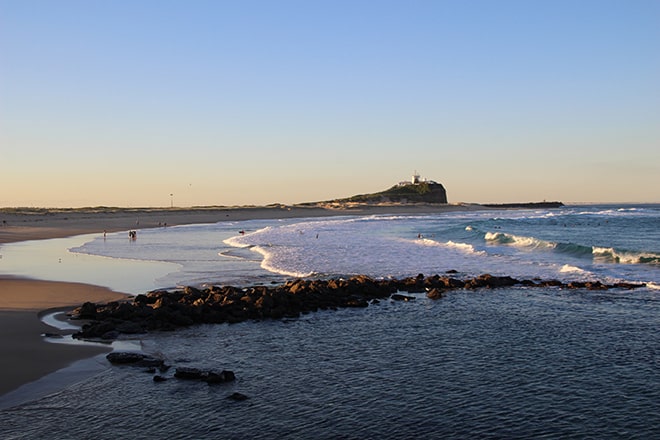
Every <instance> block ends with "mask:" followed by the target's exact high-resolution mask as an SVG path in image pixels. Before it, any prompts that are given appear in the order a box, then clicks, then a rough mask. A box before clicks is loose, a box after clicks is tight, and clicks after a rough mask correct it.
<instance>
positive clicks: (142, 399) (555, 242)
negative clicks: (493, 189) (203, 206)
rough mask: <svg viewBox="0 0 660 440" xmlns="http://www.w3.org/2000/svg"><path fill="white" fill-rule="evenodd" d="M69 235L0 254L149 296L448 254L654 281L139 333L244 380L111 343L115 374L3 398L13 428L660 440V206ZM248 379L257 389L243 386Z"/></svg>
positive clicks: (455, 265) (428, 271) (579, 276)
mask: <svg viewBox="0 0 660 440" xmlns="http://www.w3.org/2000/svg"><path fill="white" fill-rule="evenodd" d="M67 240H68V241H61V242H57V241H55V242H54V241H48V243H46V244H44V243H43V242H42V243H39V242H35V243H28V244H25V243H23V244H14V245H5V246H3V247H2V248H0V253H2V255H3V257H4V258H3V259H2V260H0V271H2V270H6V271H14V272H13V273H16V271H17V266H20V267H22V268H23V269H22V270H23V272H21V274H24V275H32V276H35V277H48V279H54V277H55V276H56V275H57V274H58V273H59V274H60V275H59V276H61V277H63V278H66V279H67V281H85V282H93V283H94V284H99V285H105V286H108V287H111V288H115V289H117V290H122V291H129V292H131V293H136V294H137V293H144V291H146V290H149V289H152V288H153V289H156V288H170V287H175V286H184V285H193V286H207V285H212V284H217V285H228V284H230V285H238V286H249V285H254V284H271V283H280V282H283V281H286V280H290V279H293V278H296V277H312V278H313V277H319V278H333V277H348V276H351V275H355V274H366V275H369V276H371V277H374V278H388V277H393V278H401V277H407V276H416V275H417V274H418V273H422V274H424V275H427V276H428V275H434V274H440V275H442V274H444V273H445V272H447V271H449V270H452V271H456V272H457V274H455V275H453V276H456V277H458V278H467V277H471V276H475V275H480V274H483V273H490V274H493V275H510V276H512V277H514V278H518V279H558V280H561V281H585V280H600V281H603V282H608V283H610V282H617V281H626V282H635V283H645V284H646V287H644V288H640V289H636V290H616V289H615V290H608V291H589V290H563V289H559V288H525V287H514V288H506V289H496V290H476V291H464V290H455V291H451V292H448V293H447V294H446V295H445V296H444V297H443V298H442V299H440V300H431V299H428V298H426V297H425V295H424V294H414V296H415V297H416V299H415V300H414V301H409V302H398V301H382V302H380V303H379V304H374V305H371V306H369V307H368V308H366V309H348V310H338V311H322V312H317V313H310V314H307V315H303V316H302V317H300V318H298V319H287V320H282V321H263V322H243V323H240V324H232V325H229V324H222V325H203V326H196V327H190V328H186V329H183V330H180V331H175V332H167V333H154V334H148V335H142V336H141V337H139V338H137V339H136V338H135V337H133V338H129V341H127V343H129V344H130V343H131V342H132V343H133V344H135V346H136V347H141V348H142V350H144V351H145V352H147V353H152V354H156V355H159V356H162V357H163V358H165V359H166V361H167V362H168V363H169V364H171V365H173V366H190V367H198V368H213V369H229V370H232V371H234V373H235V374H236V377H237V380H236V381H235V382H232V383H230V384H222V385H213V386H211V385H207V384H206V383H200V382H187V381H181V380H177V379H174V378H171V376H172V372H170V373H168V374H166V376H168V377H169V379H168V380H167V381H165V382H162V383H155V382H154V381H153V380H152V376H153V374H149V373H146V372H144V371H142V370H140V369H136V368H133V367H109V366H107V365H105V364H104V360H102V359H101V360H99V361H98V362H100V363H101V364H103V368H102V369H101V371H99V372H97V373H96V374H93V375H87V376H85V378H84V380H82V381H79V382H77V383H75V384H72V385H70V386H68V387H66V388H64V389H60V390H57V391H55V392H53V393H50V394H48V395H47V396H44V397H41V398H39V399H36V400H33V401H30V402H26V403H23V404H21V405H18V406H15V407H12V408H7V409H4V410H1V411H0V437H2V438H36V437H46V436H47V437H50V438H75V439H80V438H94V439H103V438H118V437H119V438H155V437H167V438H177V439H197V438H237V439H241V438H269V439H270V438H346V439H367V438H379V439H381V438H392V439H394V438H410V437H418V438H562V439H563V438H660V361H659V357H658V356H659V354H660V331H659V330H658V327H659V326H658V324H659V323H660V205H584V206H566V207H563V208H558V209H549V210H548V209H539V210H486V211H465V212H448V213H440V214H432V215H391V216H385V215H377V216H341V217H326V218H314V219H286V220H253V221H244V222H220V223H217V224H209V225H191V226H180V227H163V228H158V229H145V230H138V232H137V238H136V239H135V240H131V239H129V237H128V235H127V233H118V234H108V236H107V237H105V238H104V237H101V236H85V237H78V238H76V239H67ZM62 245H66V246H68V247H69V248H70V251H69V252H66V253H63V254H62V256H57V255H59V254H57V252H56V251H51V254H49V255H50V257H49V263H44V264H39V265H36V267H33V268H30V267H29V264H26V261H28V260H29V259H30V255H31V252H35V251H34V249H37V250H36V252H38V253H41V254H45V253H47V252H46V251H39V249H44V246H46V247H47V248H49V249H50V248H53V247H55V248H58V249H59V247H60V246H62ZM39 246H41V248H40V247H39ZM58 252H61V250H60V251H58ZM55 258H58V259H60V260H61V259H62V258H64V262H62V261H58V262H57V263H55V262H54V261H55ZM22 259H23V260H22ZM21 261H23V262H22V263H21ZM76 264H79V265H82V266H79V267H78V269H76ZM64 266H66V269H65V268H64ZM134 266H135V267H143V268H144V270H137V271H136V270H130V269H129V267H134ZM80 267H84V268H85V270H84V271H82V272H84V273H85V274H84V275H80V276H81V277H84V279H79V278H76V275H75V274H76V273H80V272H81V270H80ZM94 267H98V268H99V269H98V270H91V269H92V268H94ZM101 268H102V269H101ZM234 392H240V393H242V394H244V395H246V396H248V399H247V400H245V401H240V402H238V401H234V400H231V399H227V397H228V396H229V395H231V394H232V393H234Z"/></svg>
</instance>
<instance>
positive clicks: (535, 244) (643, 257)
mask: <svg viewBox="0 0 660 440" xmlns="http://www.w3.org/2000/svg"><path fill="white" fill-rule="evenodd" d="M484 239H485V240H486V242H487V243H488V244H491V245H505V246H514V247H517V248H523V249H529V250H548V251H553V252H559V253H562V254H568V255H572V256H574V257H581V258H590V259H593V260H594V261H595V262H598V263H615V264H652V265H660V254H658V253H655V252H645V251H629V250H618V249H614V248H611V247H609V248H607V247H598V246H584V245H581V244H577V243H558V242H553V241H547V240H542V239H539V238H535V237H525V236H519V235H514V234H507V233H505V232H486V234H485V236H484Z"/></svg>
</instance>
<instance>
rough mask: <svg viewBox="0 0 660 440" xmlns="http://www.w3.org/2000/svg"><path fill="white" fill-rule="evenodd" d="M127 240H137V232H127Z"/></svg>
mask: <svg viewBox="0 0 660 440" xmlns="http://www.w3.org/2000/svg"><path fill="white" fill-rule="evenodd" d="M128 238H129V239H131V240H137V231H128Z"/></svg>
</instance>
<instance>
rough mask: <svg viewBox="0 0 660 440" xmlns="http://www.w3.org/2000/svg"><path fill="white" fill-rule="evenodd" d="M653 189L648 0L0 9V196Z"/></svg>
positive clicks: (20, 5)
mask: <svg viewBox="0 0 660 440" xmlns="http://www.w3.org/2000/svg"><path fill="white" fill-rule="evenodd" d="M414 171H417V172H418V173H419V174H421V176H422V177H423V178H428V179H431V180H435V181H437V182H440V183H442V184H443V185H444V186H445V188H446V190H447V195H448V199H449V202H450V203H456V202H474V203H479V202H481V203H485V202H495V203H497V202H500V203H506V202H525V201H541V200H560V201H563V202H564V203H575V202H592V203H601V202H630V203H635V202H660V1H657V0H648V1H644V0H620V1H610V0H595V1H590V0H577V1H576V0H570V1H563V0H549V1H546V0H533V1H531V0H530V1H528V0H520V1H512V0H489V1H479V0H473V1H458V0H456V1H448V0H436V1H421V0H401V1H390V0H378V1H366V0H350V1H343V0H334V1H325V0H301V1H290V0H277V1H275V0H273V1H254V0H241V1H222V0H215V1H202V0H186V1H183V0H178V1H169V0H157V1H152V0H139V1H134V0H107V1H101V0H80V1H74V0H57V1H51V0H43V1H37V0H0V207H25V206H35V207H84V206H129V207H151V206H171V205H174V206H179V207H187V206H200V205H223V206H233V205H266V204H271V203H286V204H292V203H300V202H310V201H322V200H330V199H335V198H342V197H349V196H352V195H356V194H365V193H372V192H377V191H381V190H385V189H387V188H389V187H391V186H392V185H394V184H396V183H398V182H399V181H402V180H408V179H410V176H411V175H412V174H413V172H414Z"/></svg>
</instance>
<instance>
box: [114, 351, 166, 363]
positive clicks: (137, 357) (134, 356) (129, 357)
mask: <svg viewBox="0 0 660 440" xmlns="http://www.w3.org/2000/svg"><path fill="white" fill-rule="evenodd" d="M105 358H106V359H107V360H108V361H109V362H110V363H111V364H118V365H134V366H137V367H160V366H161V365H163V360H162V359H158V358H155V357H152V356H149V355H146V354H144V353H136V352H131V351H113V352H112V353H108V354H107V356H106V357H105Z"/></svg>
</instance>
